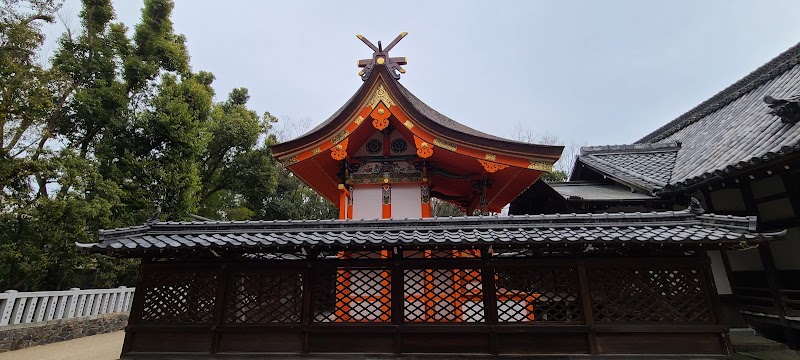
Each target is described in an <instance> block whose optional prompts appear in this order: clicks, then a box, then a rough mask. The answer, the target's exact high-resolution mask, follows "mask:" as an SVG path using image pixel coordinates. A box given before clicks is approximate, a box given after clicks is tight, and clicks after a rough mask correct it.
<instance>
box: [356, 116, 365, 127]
mask: <svg viewBox="0 0 800 360" xmlns="http://www.w3.org/2000/svg"><path fill="white" fill-rule="evenodd" d="M362 122H364V118H363V117H361V116H359V117H357V118H356V120H355V123H356V125H361V123H362Z"/></svg>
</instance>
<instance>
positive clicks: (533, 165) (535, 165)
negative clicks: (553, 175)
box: [528, 159, 553, 172]
mask: <svg viewBox="0 0 800 360" xmlns="http://www.w3.org/2000/svg"><path fill="white" fill-rule="evenodd" d="M528 169H531V170H539V171H546V172H552V171H553V164H551V163H548V162H544V161H537V160H533V159H531V160H530V164H528Z"/></svg>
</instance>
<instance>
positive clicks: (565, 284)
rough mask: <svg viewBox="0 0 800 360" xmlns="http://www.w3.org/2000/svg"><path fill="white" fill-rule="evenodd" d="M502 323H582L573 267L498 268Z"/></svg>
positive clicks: (496, 283) (575, 273) (497, 292)
mask: <svg viewBox="0 0 800 360" xmlns="http://www.w3.org/2000/svg"><path fill="white" fill-rule="evenodd" d="M495 274H496V275H495V278H496V279H495V294H496V295H495V296H496V298H497V320H498V321H499V322H501V323H502V322H525V321H537V322H540V321H547V322H583V314H582V312H581V301H580V298H579V297H578V273H577V271H576V269H575V268H574V267H555V268H540V269H525V268H521V269H520V268H509V269H497V270H496V273H495Z"/></svg>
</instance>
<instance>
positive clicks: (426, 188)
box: [419, 184, 431, 218]
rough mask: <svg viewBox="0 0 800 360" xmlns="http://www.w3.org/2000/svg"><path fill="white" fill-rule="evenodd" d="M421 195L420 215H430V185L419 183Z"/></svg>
mask: <svg viewBox="0 0 800 360" xmlns="http://www.w3.org/2000/svg"><path fill="white" fill-rule="evenodd" d="M419 189H420V193H421V196H422V217H424V218H429V217H431V187H430V185H428V184H421V185H420V186H419Z"/></svg>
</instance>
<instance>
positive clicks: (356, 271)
mask: <svg viewBox="0 0 800 360" xmlns="http://www.w3.org/2000/svg"><path fill="white" fill-rule="evenodd" d="M470 251H471V254H472V255H473V256H464V257H458V256H442V257H438V258H434V257H431V256H426V257H423V258H417V257H414V256H412V255H411V253H410V252H408V251H402V250H401V251H395V252H387V251H383V252H380V253H376V254H377V255H375V256H363V257H349V258H343V257H342V256H341V254H338V255H337V254H336V253H333V254H308V255H306V254H297V256H292V257H288V256H287V257H282V259H283V260H263V258H264V257H253V256H249V255H248V256H247V257H246V259H250V260H249V261H243V260H242V259H241V258H240V259H238V260H236V261H230V259H228V260H219V259H217V260H213V259H209V260H206V261H195V262H183V263H174V262H172V261H168V262H156V261H151V262H149V263H145V264H144V265H143V267H142V279H141V283H140V285H139V289H140V291H139V292H138V293H137V295H136V296H137V297H136V300H135V305H134V308H133V310H132V316H131V320H130V323H129V324H130V325H129V330H128V333H127V335H126V336H127V338H126V342H125V349H124V350H123V352H124V353H133V352H158V351H181V352H199V353H211V354H214V353H226V352H254V353H270V352H294V353H335V352H350V353H352V352H358V353H429V352H437V353H439V352H459V353H485V354H533V353H709V354H721V353H724V352H725V351H726V350H725V349H726V346H727V340H726V337H725V328H724V326H722V325H719V324H720V322H719V320H720V315H719V313H718V307H717V306H716V298H715V296H716V295H715V291H714V290H713V280H712V278H711V275H710V270H709V267H708V259H707V257H706V256H705V254H704V253H697V254H691V255H689V256H678V257H659V258H655V257H653V258H650V257H628V258H538V257H528V256H526V255H525V254H522V253H505V254H504V253H500V252H492V251H490V250H487V249H471V250H470ZM404 255H405V256H404Z"/></svg>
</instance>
